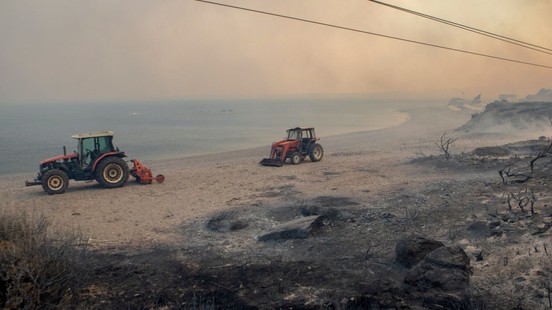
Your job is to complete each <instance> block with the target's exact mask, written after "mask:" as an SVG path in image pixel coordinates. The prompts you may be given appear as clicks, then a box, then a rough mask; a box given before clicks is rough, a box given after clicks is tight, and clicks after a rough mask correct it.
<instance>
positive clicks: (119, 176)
mask: <svg viewBox="0 0 552 310" xmlns="http://www.w3.org/2000/svg"><path fill="white" fill-rule="evenodd" d="M128 175H129V171H128V165H127V163H126V162H125V161H124V160H123V159H121V158H119V157H107V158H105V159H103V160H102V161H101V162H100V164H99V165H98V168H97V169H96V180H97V181H98V182H99V183H100V184H101V185H103V186H104V187H106V188H116V187H122V186H124V185H125V183H126V182H127V181H128Z"/></svg>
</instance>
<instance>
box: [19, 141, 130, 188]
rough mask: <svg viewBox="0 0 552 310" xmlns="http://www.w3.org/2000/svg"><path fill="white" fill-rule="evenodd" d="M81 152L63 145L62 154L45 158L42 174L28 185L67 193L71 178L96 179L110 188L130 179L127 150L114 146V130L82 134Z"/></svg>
mask: <svg viewBox="0 0 552 310" xmlns="http://www.w3.org/2000/svg"><path fill="white" fill-rule="evenodd" d="M72 137H73V138H75V139H77V140H78V151H76V152H74V153H71V154H67V152H66V150H65V147H63V154H64V155H61V156H57V157H53V158H50V159H46V160H43V161H42V162H41V163H40V166H39V171H38V176H37V177H36V178H35V179H34V181H31V182H29V181H25V185H27V186H31V185H42V188H44V190H45V191H46V192H47V193H48V194H50V195H54V194H63V193H64V192H65V190H66V189H67V186H68V185H69V180H76V181H90V180H96V181H98V183H100V184H101V185H103V186H104V187H106V188H116V187H122V186H124V185H125V183H126V182H127V180H128V176H129V169H128V165H127V163H126V162H125V161H124V160H123V157H126V155H125V153H124V152H121V151H119V149H118V148H115V147H113V143H112V140H113V132H111V131H103V132H96V133H87V134H78V135H74V136H72Z"/></svg>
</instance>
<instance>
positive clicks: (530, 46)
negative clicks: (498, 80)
mask: <svg viewBox="0 0 552 310" xmlns="http://www.w3.org/2000/svg"><path fill="white" fill-rule="evenodd" d="M368 1H370V2H373V3H376V4H380V5H383V6H387V7H389V8H392V9H395V10H399V11H402V12H406V13H409V14H413V15H416V16H420V17H423V18H427V19H430V20H434V21H436V22H439V23H443V24H446V25H449V26H453V27H456V28H460V29H463V30H466V31H470V32H474V33H477V34H480V35H483V36H486V37H490V38H493V39H496V40H500V41H504V42H507V43H510V44H514V45H517V46H521V47H524V48H528V49H531V50H534V51H537V52H541V53H545V54H548V55H552V53H551V52H552V49H550V48H547V47H543V46H539V45H536V44H532V43H528V42H524V41H521V40H517V39H513V38H509V37H506V36H503V35H500V34H496V33H493V32H489V31H485V30H481V29H477V28H474V27H470V26H467V25H463V24H459V23H456V22H453V21H450V20H446V19H443V18H439V17H436V16H432V15H428V14H424V13H420V12H417V11H413V10H409V9H406V8H403V7H400V6H397V5H393V4H389V3H385V2H381V1H377V0H368ZM547 51H548V52H547Z"/></svg>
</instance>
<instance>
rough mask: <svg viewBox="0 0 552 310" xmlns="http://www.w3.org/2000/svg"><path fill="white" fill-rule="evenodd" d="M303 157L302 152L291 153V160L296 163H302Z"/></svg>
mask: <svg viewBox="0 0 552 310" xmlns="http://www.w3.org/2000/svg"><path fill="white" fill-rule="evenodd" d="M301 159H302V158H301V154H299V152H294V153H291V156H290V157H289V160H290V161H291V163H292V164H294V165H297V164H299V163H301Z"/></svg>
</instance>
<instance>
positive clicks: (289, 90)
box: [0, 0, 552, 103]
mask: <svg viewBox="0 0 552 310" xmlns="http://www.w3.org/2000/svg"><path fill="white" fill-rule="evenodd" d="M221 2H224V3H228V4H233V5H237V6H245V7H249V8H254V9H259V10H266V11H270V12H275V13H279V14H284V15H291V16H295V17H300V18H305V19H312V20H316V21H321V22H325V23H332V24H337V25H340V26H344V27H350V28H357V29H362V30H365V31H370V32H378V33H382V34H387V35H393V36H399V37H404V38H409V39H413V40H419V41H424V42H428V43H433V44H439V45H446V46H450V47H453V48H459V49H467V50H472V51H476V52H480V53H486V54H492V55H497V56H500V57H506V58H515V59H519V60H523V61H528V62H536V63H542V64H546V65H552V56H551V55H545V54H540V53H536V52H533V51H529V50H525V49H522V48H519V47H515V46H513V45H509V44H506V43H503V42H499V41H494V40H492V39H489V38H484V37H481V36H478V35H475V34H471V33H468V32H466V31H462V30H458V29H455V28H451V27H448V26H445V25H442V24H438V23H435V22H432V21H428V20H425V19H421V18H419V17H415V16H412V15H408V14H405V13H402V12H398V11H395V10H392V9H389V8H386V7H383V6H380V5H377V4H374V3H371V2H370V1H367V0H348V1H343V0H301V1H298V0H277V1H276V0H272V1H269V0H235V1H228V0H227V1H221ZM387 2H389V3H393V4H396V5H399V6H404V7H407V8H409V9H412V10H416V11H420V12H424V13H427V14H431V15H436V16H438V17H441V18H445V19H450V20H453V21H456V22H459V23H462V24H467V25H470V26H473V27H477V28H482V29H485V30H488V31H492V32H497V33H500V34H503V35H507V36H510V37H514V38H518V39H521V40H524V41H528V42H532V43H536V44H538V45H542V46H546V47H550V48H552V35H551V33H552V19H550V12H552V0H530V1H522V0H485V1H481V0H462V1H452V0H387ZM542 87H545V88H552V70H551V69H542V68H537V67H530V66H525V65H519V64H514V63H507V62H502V61H497V60H491V59H486V58H480V57H476V56H471V55H465V54H459V53H456V52H449V51H444V50H439V49H434V48H429V47H424V46H418V45H413V44H409V43H404V42H398V41H393V40H389V39H384V38H380V37H375V36H369V35H364V34H359V33H353V32H347V31H343V30H337V29H332V28H327V27H322V26H318V25H311V24H306V23H301V22H297V21H291V20H285V19H279V18H275V17H270V16H264V15H258V14H253V13H249V12H244V11H238V10H233V9H228V8H223V7H219V6H213V5H208V4H204V3H200V2H197V1H193V0H162V1H152V0H90V1H86V0H80V1H75V0H48V1H34V0H32V1H31V0H29V1H27V0H0V103H6V102H32V101H41V102H42V101H104V100H165V99H187V98H224V97H232V98H244V97H261V98H262V97H272V96H287V95H295V94H328V93H370V92H388V91H415V92H422V93H428V94H429V93H433V92H436V91H441V92H442V91H443V90H445V91H446V92H447V93H450V95H451V96H453V95H454V96H458V95H461V94H466V95H468V96H471V95H472V94H473V96H475V95H477V93H479V92H483V93H484V96H486V98H488V99H490V100H491V99H494V98H492V97H493V96H496V95H498V94H499V93H516V94H518V95H519V96H525V95H526V94H528V93H535V92H536V91H537V90H538V89H539V88H542Z"/></svg>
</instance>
